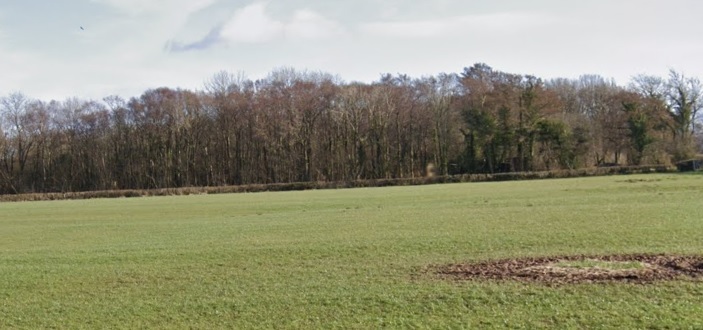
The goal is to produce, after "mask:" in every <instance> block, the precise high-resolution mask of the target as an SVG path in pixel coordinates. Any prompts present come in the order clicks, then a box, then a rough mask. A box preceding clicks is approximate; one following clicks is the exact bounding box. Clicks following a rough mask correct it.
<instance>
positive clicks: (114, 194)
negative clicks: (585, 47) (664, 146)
mask: <svg viewBox="0 0 703 330" xmlns="http://www.w3.org/2000/svg"><path fill="white" fill-rule="evenodd" d="M674 172H678V170H677V168H676V167H675V166H666V165H640V166H617V167H594V168H584V169H575V170H553V171H540V172H510V173H494V174H488V173H486V174H458V175H444V176H428V177H415V178H403V179H374V180H355V181H346V182H332V181H331V182H291V183H271V184H247V185H238V186H207V187H179V188H162V189H121V190H117V189H116V190H100V191H81V192H51V193H26V194H6V195H0V202H22V201H48V200H69V199H92V198H123V197H147V196H177V195H195V194H229V193H254V192H266V191H300V190H314V189H344V188H370V187H390V186H417V185H427V184H442V183H468V182H492V181H518V180H540V179H559V178H577V177H590V176H608V175H627V174H643V173H674Z"/></svg>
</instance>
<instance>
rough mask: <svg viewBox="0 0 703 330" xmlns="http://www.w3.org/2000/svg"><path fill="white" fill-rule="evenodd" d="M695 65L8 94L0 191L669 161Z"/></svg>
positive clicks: (683, 141) (301, 74) (680, 148)
mask: <svg viewBox="0 0 703 330" xmlns="http://www.w3.org/2000/svg"><path fill="white" fill-rule="evenodd" d="M702 93H703V90H702V89H701V83H700V81H699V80H698V79H697V78H692V77H686V76H685V75H684V74H683V73H681V72H677V71H674V70H672V71H670V72H669V75H668V76H667V77H657V76H650V75H639V76H636V77H633V78H632V80H631V82H629V83H628V85H627V86H619V85H617V84H616V83H615V82H614V81H613V80H611V79H606V78H604V77H601V76H598V75H584V76H581V77H580V78H578V79H566V78H560V79H549V80H545V79H541V78H538V77H534V76H530V75H522V74H512V73H507V72H502V71H499V70H496V69H494V68H492V67H490V66H488V65H486V64H483V63H478V64H474V65H473V66H471V67H467V68H465V69H463V71H461V72H460V73H444V74H438V75H435V76H428V77H420V78H414V77H409V76H407V75H403V74H396V75H393V74H384V75H381V77H380V78H379V79H378V80H377V81H374V82H372V83H361V82H344V81H343V80H342V79H341V78H339V77H338V76H334V75H331V74H328V73H324V72H308V71H296V70H294V69H291V68H279V69H275V70H273V71H272V72H271V73H269V75H268V76H266V77H265V78H262V79H259V80H250V79H248V78H246V77H245V76H244V75H243V74H234V73H230V72H225V71H222V72H219V73H216V74H214V75H213V76H212V77H211V78H210V79H208V80H207V81H206V82H205V84H204V87H203V90H199V91H191V90H184V89H173V88H168V87H162V88H155V89H151V90H147V91H145V92H144V93H143V94H142V95H141V96H139V97H133V98H130V99H123V98H121V97H119V96H107V97H105V98H104V99H103V100H100V101H95V100H82V99H78V98H68V99H66V100H63V101H57V100H51V101H43V100H36V99H32V98H31V97H29V96H27V95H24V94H22V93H21V92H13V93H9V94H7V95H5V96H3V97H1V98H0V194H19V193H42V192H77V191H93V190H114V189H161V188H178V187H203V186H225V185H245V184H268V183H291V182H329V181H353V180H370V179H390V178H414V177H422V176H428V175H453V174H467V173H503V172H523V171H546V170H556V169H577V168H586V167H596V166H615V165H642V164H648V165H649V164H652V165H654V164H673V163H676V162H678V161H681V160H686V159H690V158H692V157H696V155H697V154H698V153H700V151H701V144H702V143H701V141H702V140H703V139H702V138H701V137H702V134H701V131H702V130H703V128H702V127H701V126H702V125H701V120H699V119H701V118H700V117H701V116H699V115H700V109H701V107H703V94H702Z"/></svg>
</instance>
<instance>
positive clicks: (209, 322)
mask: <svg viewBox="0 0 703 330" xmlns="http://www.w3.org/2000/svg"><path fill="white" fill-rule="evenodd" d="M702 198H703V176H701V175H690V174H650V175H632V176H613V177H597V178H583V179H564V180H542V181H521V182H499V183H469V184H447V185H429V186H413V187H389V188H370V189H349V190H318V191H301V192H282V193H256V194H234V195H198V196H193V195H191V196H177V197H152V198H133V199H103V200H74V201H54V202H26V203H1V204H0V328H3V329H4V328H66V329H76V328H127V329H134V328H203V329H211V328H230V329H243V328H301V329H309V328H324V329H332V328H345V329H349V328H358V329H376V328H384V327H386V328H431V329H443V328H492V327H496V328H502V327H510V328H530V329H531V328H538V327H555V328H601V327H603V328H702V327H703V283H701V282H685V281H682V282H665V283H659V284H654V285H636V284H595V285H588V284H580V285H573V286H560V287H548V286H544V285H539V284H524V283H517V282H477V281H467V282H448V281H443V280H439V279H437V278H435V277H434V276H431V275H430V274H427V273H425V272H423V269H424V268H425V267H426V266H428V265H433V264H444V263H460V262H469V261H480V260H489V259H503V258H508V257H529V256H553V255H564V254H567V255H568V254H598V255H600V254H613V253H678V254H702V253H703V207H701V205H703V204H702V202H701V201H702Z"/></svg>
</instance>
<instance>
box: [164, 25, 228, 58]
mask: <svg viewBox="0 0 703 330" xmlns="http://www.w3.org/2000/svg"><path fill="white" fill-rule="evenodd" d="M221 31H222V26H216V27H214V28H213V29H212V30H210V32H209V33H208V34H207V35H206V36H205V37H204V38H202V39H200V40H197V41H194V42H191V43H184V42H178V41H173V40H169V41H168V42H166V45H165V46H164V48H165V49H166V50H167V51H171V52H186V51H190V50H202V49H208V48H210V47H212V46H214V45H216V44H218V43H220V42H222V39H221V38H220V33H221Z"/></svg>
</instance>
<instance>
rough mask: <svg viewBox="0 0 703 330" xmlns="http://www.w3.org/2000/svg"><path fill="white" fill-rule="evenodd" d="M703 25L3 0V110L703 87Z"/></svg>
mask: <svg viewBox="0 0 703 330" xmlns="http://www.w3.org/2000/svg"><path fill="white" fill-rule="evenodd" d="M702 14H703V1H699V0H589V1H577V0H529V1H526V0H433V1H426V0H424V1H419V0H354V1H349V0H347V1H343V0H53V1H46V0H2V1H0V96H4V95H8V94H10V93H13V92H21V93H23V94H25V95H27V96H29V97H30V98H35V99H41V100H45V101H49V100H52V99H54V100H64V99H67V98H70V97H78V98H84V99H93V100H101V99H102V98H104V97H106V96H110V95H118V96H122V97H124V98H129V97H134V96H139V95H141V94H142V93H143V92H144V91H146V90H148V89H152V88H158V87H170V88H184V89H190V90H202V89H203V88H204V87H203V86H204V82H205V81H206V80H207V79H209V78H210V77H212V76H213V75H214V74H215V73H217V72H219V71H223V70H224V71H228V72H232V73H243V74H244V75H246V76H247V77H248V78H250V79H259V78H263V77H265V76H266V75H267V74H268V73H270V72H271V71H273V70H274V69H277V68H282V67H287V68H289V67H292V68H295V69H297V70H309V71H323V72H327V73H331V74H334V75H338V76H339V77H340V78H341V79H342V80H343V81H345V82H352V81H361V82H367V83H369V82H372V81H375V80H378V79H379V77H380V75H381V74H383V73H392V74H397V73H401V74H407V75H409V76H411V77H422V76H428V75H435V74H438V73H451V72H455V73H459V72H461V71H462V70H463V68H465V67H469V66H471V65H473V64H474V63H479V62H480V63H486V64H488V65H490V66H492V67H493V68H495V69H498V70H501V71H505V72H510V73H519V74H531V75H535V76H538V77H541V78H545V79H549V78H557V77H565V78H578V77H579V76H580V75H583V74H598V75H601V76H603V77H606V78H613V79H615V81H616V82H617V83H618V84H620V85H626V84H627V83H628V82H629V81H630V79H631V78H632V77H633V76H635V75H638V74H649V75H657V76H666V75H667V73H668V71H669V70H670V69H674V70H677V71H680V72H683V73H684V74H685V75H687V76H691V77H701V78H703V37H701V31H703V19H702V18H701V15H702Z"/></svg>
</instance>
